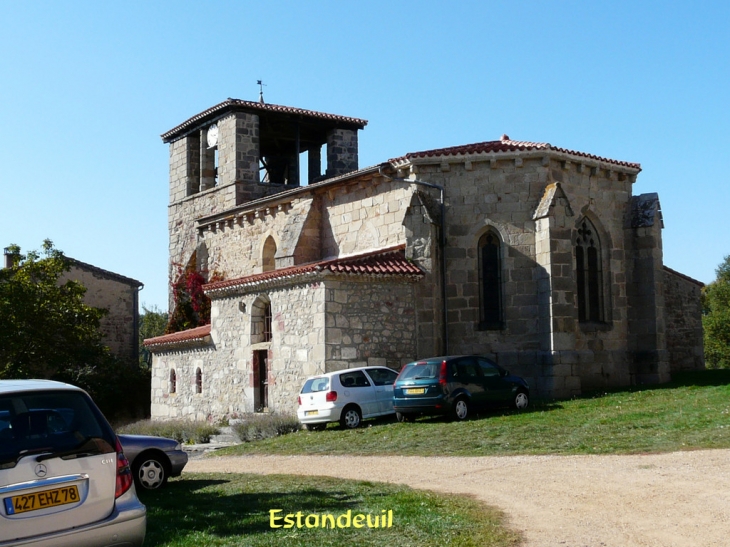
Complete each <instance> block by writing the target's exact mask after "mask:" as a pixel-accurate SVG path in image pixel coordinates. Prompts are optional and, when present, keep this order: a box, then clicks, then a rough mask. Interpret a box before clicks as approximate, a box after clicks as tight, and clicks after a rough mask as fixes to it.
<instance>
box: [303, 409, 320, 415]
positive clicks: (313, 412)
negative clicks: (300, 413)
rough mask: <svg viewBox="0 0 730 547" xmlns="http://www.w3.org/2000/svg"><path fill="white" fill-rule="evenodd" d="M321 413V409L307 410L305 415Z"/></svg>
mask: <svg viewBox="0 0 730 547" xmlns="http://www.w3.org/2000/svg"><path fill="white" fill-rule="evenodd" d="M317 414H319V410H305V411H304V415H305V416H316V415H317Z"/></svg>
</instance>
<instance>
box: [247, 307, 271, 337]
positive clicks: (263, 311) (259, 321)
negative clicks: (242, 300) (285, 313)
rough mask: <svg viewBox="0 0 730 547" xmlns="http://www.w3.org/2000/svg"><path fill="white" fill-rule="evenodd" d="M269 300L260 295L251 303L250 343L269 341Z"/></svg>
mask: <svg viewBox="0 0 730 547" xmlns="http://www.w3.org/2000/svg"><path fill="white" fill-rule="evenodd" d="M271 319H272V316H271V302H270V301H269V299H268V298H267V297H266V296H260V297H259V298H257V299H256V300H255V301H254V302H253V304H252V305H251V343H252V344H260V343H261V342H271V336H272V328H271V327H272V325H271Z"/></svg>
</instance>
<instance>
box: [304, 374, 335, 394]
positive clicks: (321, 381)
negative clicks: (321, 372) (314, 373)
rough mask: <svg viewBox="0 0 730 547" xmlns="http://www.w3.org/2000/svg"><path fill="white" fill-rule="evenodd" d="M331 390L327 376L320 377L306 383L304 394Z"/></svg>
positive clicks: (310, 379)
mask: <svg viewBox="0 0 730 547" xmlns="http://www.w3.org/2000/svg"><path fill="white" fill-rule="evenodd" d="M329 388H330V379H329V378H328V377H327V376H319V377H317V378H309V379H308V380H307V381H306V382H304V387H303V388H302V393H316V392H318V391H327V390H328V389H329Z"/></svg>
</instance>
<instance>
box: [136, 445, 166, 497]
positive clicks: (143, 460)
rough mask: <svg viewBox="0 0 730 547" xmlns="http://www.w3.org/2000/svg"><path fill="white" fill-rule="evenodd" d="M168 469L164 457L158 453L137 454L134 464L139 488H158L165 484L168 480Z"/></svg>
mask: <svg viewBox="0 0 730 547" xmlns="http://www.w3.org/2000/svg"><path fill="white" fill-rule="evenodd" d="M167 469H168V468H167V465H166V464H165V462H164V461H163V460H162V457H161V456H159V455H157V454H153V455H149V456H146V455H144V454H141V455H140V456H137V458H136V459H135V460H134V464H133V465H132V473H134V482H135V483H136V485H137V488H143V489H144V490H156V489H158V488H159V487H160V486H163V485H164V484H165V483H166V482H167V475H168V473H167Z"/></svg>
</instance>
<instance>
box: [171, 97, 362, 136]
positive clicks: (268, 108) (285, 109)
mask: <svg viewBox="0 0 730 547" xmlns="http://www.w3.org/2000/svg"><path fill="white" fill-rule="evenodd" d="M226 110H244V111H245V110H254V111H258V112H277V113H280V114H292V115H295V116H304V117H307V118H316V119H319V120H328V121H330V122H336V123H341V124H346V125H354V126H356V127H357V128H359V129H363V128H364V127H365V126H366V125H367V123H368V121H367V120H362V119H360V118H349V117H347V116H339V115H337V114H327V113H326V112H317V111H315V110H304V109H303V108H294V107H291V106H282V105H278V104H266V103H259V102H254V101H243V100H241V99H230V98H229V99H228V100H225V101H223V102H222V103H218V104H217V105H215V106H212V107H210V108H208V109H207V110H204V111H203V112H201V113H200V114H196V115H195V116H193V117H192V118H190V119H188V120H185V121H184V122H183V123H181V124H180V125H178V126H177V127H173V128H172V129H170V130H169V131H167V132H165V133H163V134H162V135H161V137H162V140H163V141H164V142H169V141H171V140H173V138H174V137H176V136H178V135H180V134H181V133H184V132H185V130H186V129H188V128H192V127H194V126H196V125H197V124H199V123H200V122H202V121H203V120H206V119H208V118H214V117H216V116H217V115H219V114H220V113H222V112H225V111H226Z"/></svg>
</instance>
